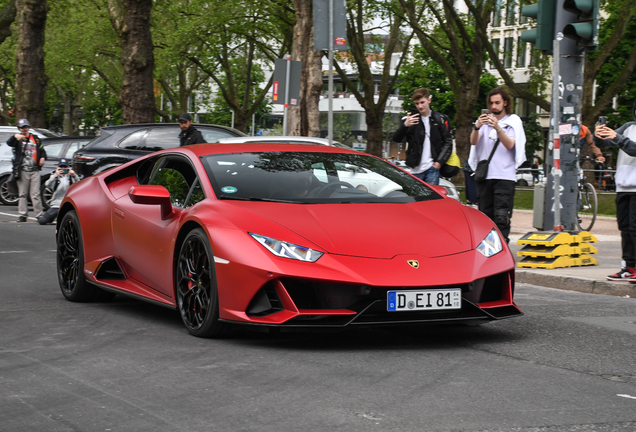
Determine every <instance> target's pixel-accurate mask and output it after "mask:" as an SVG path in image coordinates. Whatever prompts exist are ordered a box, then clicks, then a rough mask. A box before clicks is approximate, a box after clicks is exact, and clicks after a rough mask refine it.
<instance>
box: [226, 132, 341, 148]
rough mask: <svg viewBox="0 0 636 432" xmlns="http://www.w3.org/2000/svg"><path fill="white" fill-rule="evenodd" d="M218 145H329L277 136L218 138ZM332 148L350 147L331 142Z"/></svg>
mask: <svg viewBox="0 0 636 432" xmlns="http://www.w3.org/2000/svg"><path fill="white" fill-rule="evenodd" d="M217 142H218V143H221V144H240V143H247V142H253V143H257V142H258V143H281V144H319V145H325V146H328V145H329V140H328V139H326V138H318V137H304V136H277V135H266V136H247V137H234V138H219V139H218V140H217ZM332 146H334V147H340V148H346V149H351V148H352V147H350V146H348V145H346V144H342V143H340V142H338V141H333V140H332Z"/></svg>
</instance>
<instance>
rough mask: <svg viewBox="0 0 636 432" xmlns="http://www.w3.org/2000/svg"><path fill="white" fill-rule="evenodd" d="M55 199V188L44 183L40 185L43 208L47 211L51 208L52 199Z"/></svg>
mask: <svg viewBox="0 0 636 432" xmlns="http://www.w3.org/2000/svg"><path fill="white" fill-rule="evenodd" d="M52 199H53V190H52V189H51V188H49V187H46V185H45V184H44V183H42V186H40V200H41V201H42V208H43V209H44V211H47V210H48V209H50V208H51V200H52Z"/></svg>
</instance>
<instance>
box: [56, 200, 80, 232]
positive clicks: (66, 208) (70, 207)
mask: <svg viewBox="0 0 636 432" xmlns="http://www.w3.org/2000/svg"><path fill="white" fill-rule="evenodd" d="M71 210H75V211H77V210H76V209H75V207H74V206H73V204H71V203H70V202H65V203H64V204H63V205H62V207H60V209H59V210H58V212H57V222H56V227H55V233H56V234H55V236H56V237H57V231H58V230H59V228H60V222H62V219H64V215H65V214H66V213H68V212H70V211H71Z"/></svg>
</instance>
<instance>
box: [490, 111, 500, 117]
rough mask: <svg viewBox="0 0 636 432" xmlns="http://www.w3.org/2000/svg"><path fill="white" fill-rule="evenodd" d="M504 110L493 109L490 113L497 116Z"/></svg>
mask: <svg viewBox="0 0 636 432" xmlns="http://www.w3.org/2000/svg"><path fill="white" fill-rule="evenodd" d="M502 112H503V110H499V111H495V110H491V111H490V113H491V114H494V115H496V116H498V115H499V114H501V113H502Z"/></svg>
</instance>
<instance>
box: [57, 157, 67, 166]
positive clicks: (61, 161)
mask: <svg viewBox="0 0 636 432" xmlns="http://www.w3.org/2000/svg"><path fill="white" fill-rule="evenodd" d="M57 165H58V166H65V167H67V166H68V161H67V160H66V158H60V161H59V162H58V163H57Z"/></svg>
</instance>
